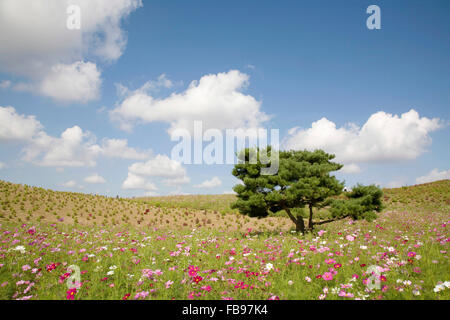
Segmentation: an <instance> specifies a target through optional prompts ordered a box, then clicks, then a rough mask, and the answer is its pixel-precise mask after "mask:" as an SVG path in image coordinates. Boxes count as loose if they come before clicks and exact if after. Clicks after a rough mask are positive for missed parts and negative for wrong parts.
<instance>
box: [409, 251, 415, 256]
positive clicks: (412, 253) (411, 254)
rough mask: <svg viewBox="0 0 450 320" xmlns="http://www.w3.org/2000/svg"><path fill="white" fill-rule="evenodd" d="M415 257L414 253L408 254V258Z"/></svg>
mask: <svg viewBox="0 0 450 320" xmlns="http://www.w3.org/2000/svg"><path fill="white" fill-rule="evenodd" d="M415 256H416V253H415V252H414V251H410V252H408V257H410V258H414V257H415Z"/></svg>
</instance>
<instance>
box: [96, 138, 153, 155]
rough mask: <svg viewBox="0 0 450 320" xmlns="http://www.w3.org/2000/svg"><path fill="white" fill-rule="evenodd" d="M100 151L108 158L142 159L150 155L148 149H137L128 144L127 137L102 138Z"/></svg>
mask: <svg viewBox="0 0 450 320" xmlns="http://www.w3.org/2000/svg"><path fill="white" fill-rule="evenodd" d="M100 153H101V154H103V155H104V156H106V157H110V158H122V159H131V160H144V159H147V158H149V157H150V155H151V152H150V151H139V150H137V149H135V148H131V147H129V146H128V140H127V139H104V140H103V142H102V146H101V148H100Z"/></svg>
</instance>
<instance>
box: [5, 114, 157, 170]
mask: <svg viewBox="0 0 450 320" xmlns="http://www.w3.org/2000/svg"><path fill="white" fill-rule="evenodd" d="M14 141H15V142H23V143H24V145H25V146H24V148H23V150H22V152H23V153H24V156H23V160H25V161H27V162H32V163H34V164H36V165H40V166H54V167H82V166H91V167H92V166H95V165H96V159H97V158H98V157H100V156H103V157H109V158H120V159H134V160H143V159H146V158H149V157H150V154H151V152H150V151H139V150H136V149H134V148H131V147H129V146H128V141H127V140H126V139H103V141H102V143H101V144H96V138H95V136H94V135H92V134H91V133H90V132H87V131H83V130H82V129H81V128H80V127H79V126H73V127H71V128H68V129H66V130H65V131H64V132H63V133H62V134H61V136H60V137H52V136H49V135H48V134H47V133H46V132H45V131H44V130H43V126H42V124H41V123H40V122H39V121H38V120H36V118H35V117H34V116H26V115H20V114H18V113H17V111H16V110H15V109H14V108H13V107H0V143H1V142H14Z"/></svg>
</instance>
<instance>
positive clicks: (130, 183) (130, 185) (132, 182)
mask: <svg viewBox="0 0 450 320" xmlns="http://www.w3.org/2000/svg"><path fill="white" fill-rule="evenodd" d="M122 188H123V189H130V190H148V191H154V190H158V188H157V187H156V186H155V184H154V183H151V182H149V181H147V180H146V179H145V178H144V177H141V176H138V175H136V174H134V173H130V172H129V173H128V177H127V178H126V179H125V181H124V182H123V183H122Z"/></svg>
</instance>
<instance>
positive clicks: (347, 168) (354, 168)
mask: <svg viewBox="0 0 450 320" xmlns="http://www.w3.org/2000/svg"><path fill="white" fill-rule="evenodd" d="M340 171H341V172H343V173H348V174H355V173H360V172H361V168H360V167H359V166H358V165H357V164H355V163H349V164H345V165H344V167H343V168H342V169H341V170H340Z"/></svg>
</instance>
